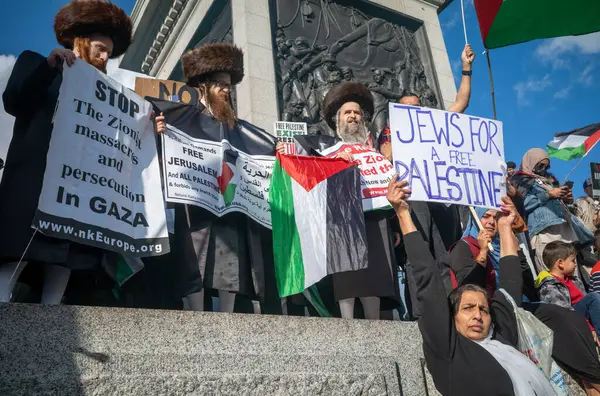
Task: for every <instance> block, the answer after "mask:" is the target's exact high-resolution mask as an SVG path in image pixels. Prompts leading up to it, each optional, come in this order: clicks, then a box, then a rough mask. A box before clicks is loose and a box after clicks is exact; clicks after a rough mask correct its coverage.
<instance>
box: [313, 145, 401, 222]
mask: <svg viewBox="0 0 600 396" xmlns="http://www.w3.org/2000/svg"><path fill="white" fill-rule="evenodd" d="M340 152H346V153H350V154H352V156H353V157H354V160H355V161H356V162H357V166H358V167H359V169H360V185H361V196H362V204H363V210H364V211H369V210H374V209H384V208H389V207H390V203H389V202H388V200H387V198H386V195H387V191H388V184H389V183H390V180H391V179H392V176H393V175H394V167H393V165H392V164H391V163H390V161H388V160H387V159H385V158H384V157H383V155H381V154H380V153H378V152H377V151H375V150H373V149H370V148H368V147H366V146H363V145H361V144H346V143H343V142H339V143H337V144H335V145H333V146H331V147H329V148H328V149H326V150H322V151H321V154H323V155H324V156H326V157H335V156H336V155H337V154H339V153H340Z"/></svg>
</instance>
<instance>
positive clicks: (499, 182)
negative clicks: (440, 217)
mask: <svg viewBox="0 0 600 396" xmlns="http://www.w3.org/2000/svg"><path fill="white" fill-rule="evenodd" d="M389 106H390V133H391V137H392V150H393V156H394V168H395V169H396V171H397V172H398V175H399V178H400V180H405V179H406V180H408V182H409V184H410V186H411V188H412V196H411V200H414V201H432V202H443V203H446V204H462V205H470V206H479V207H483V208H490V209H496V208H498V207H499V206H500V203H501V199H500V198H501V197H502V196H503V195H505V194H506V179H505V174H506V163H505V162H504V141H503V133H502V123H501V122H500V121H496V120H488V119H486V118H481V117H474V116H469V115H466V114H459V113H452V112H448V111H443V110H437V109H428V108H423V107H415V106H407V105H400V104H395V103H390V105H389Z"/></svg>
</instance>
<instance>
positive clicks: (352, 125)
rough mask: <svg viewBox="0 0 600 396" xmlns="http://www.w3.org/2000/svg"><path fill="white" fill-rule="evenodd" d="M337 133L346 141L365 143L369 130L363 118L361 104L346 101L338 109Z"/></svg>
mask: <svg viewBox="0 0 600 396" xmlns="http://www.w3.org/2000/svg"><path fill="white" fill-rule="evenodd" d="M337 134H338V137H339V138H340V139H341V140H342V141H343V142H345V143H359V144H364V143H365V142H366V141H367V137H368V131H367V127H366V126H365V123H364V122H363V119H362V113H361V111H360V105H359V104H358V103H356V102H346V103H344V104H343V105H342V107H340V109H339V110H338V116H337Z"/></svg>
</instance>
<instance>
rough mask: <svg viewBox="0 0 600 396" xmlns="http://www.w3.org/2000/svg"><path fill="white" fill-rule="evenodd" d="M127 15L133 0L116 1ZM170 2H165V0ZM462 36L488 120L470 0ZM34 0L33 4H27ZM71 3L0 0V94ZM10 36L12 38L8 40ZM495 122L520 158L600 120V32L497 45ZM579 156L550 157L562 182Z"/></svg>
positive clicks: (456, 17) (456, 35)
mask: <svg viewBox="0 0 600 396" xmlns="http://www.w3.org/2000/svg"><path fill="white" fill-rule="evenodd" d="M113 1H114V2H115V3H116V4H118V5H119V6H121V7H122V8H123V9H124V10H125V11H126V12H128V13H131V11H132V10H133V6H134V4H135V0H113ZM165 1H167V0H165ZM463 1H464V5H465V18H466V28H467V35H468V38H469V41H470V44H471V45H472V47H473V50H474V51H475V53H476V54H477V56H476V59H475V64H474V70H473V88H472V96H471V102H470V106H469V108H468V109H467V111H466V112H467V113H468V114H471V115H476V116H479V117H486V118H493V111H492V104H491V95H490V84H489V74H488V70H487V62H486V59H485V55H483V51H484V47H483V43H482V40H481V34H480V32H479V26H478V24H477V18H476V15H475V9H474V6H473V0H463ZM33 3H35V6H32V4H33ZM67 3H68V0H44V1H35V2H31V1H13V0H0V11H2V15H5V16H10V17H7V18H4V20H3V22H2V24H0V37H3V39H2V40H1V41H0V92H2V91H4V87H5V86H6V81H7V80H8V77H9V75H10V71H11V70H12V66H13V64H14V62H15V59H16V57H17V56H18V55H19V53H21V52H22V51H24V50H27V49H29V50H33V51H36V52H39V53H41V54H44V55H48V54H49V53H50V52H51V51H52V49H53V48H55V47H56V46H57V44H56V40H55V36H54V31H53V29H52V22H53V18H54V15H55V14H56V12H57V11H58V9H59V8H60V7H61V6H63V5H64V4H67ZM440 24H441V26H442V32H443V34H444V40H445V43H446V47H447V51H448V55H449V57H450V64H451V65H452V69H453V72H454V76H455V80H456V83H457V85H458V83H459V82H460V71H461V63H460V53H461V51H462V49H463V47H464V44H465V40H464V34H463V25H462V18H461V13H460V0H454V2H453V3H452V4H451V5H450V6H449V7H448V8H447V9H446V10H444V12H442V13H441V14H440ZM7 37H10V39H6V38H7ZM490 56H491V60H492V70H493V76H494V86H495V94H496V107H497V111H498V119H499V120H500V121H502V122H503V125H504V148H505V158H506V160H512V161H515V162H516V163H517V164H519V163H520V162H521V158H522V156H523V154H524V153H525V152H526V151H527V150H528V149H529V148H533V147H542V148H544V147H545V145H546V143H548V142H549V141H550V140H552V137H553V135H554V133H556V132H563V131H570V130H572V129H575V128H579V127H583V126H586V125H589V124H592V123H596V122H600V95H598V94H597V92H598V89H599V87H600V33H595V34H592V35H586V36H578V37H561V38H555V39H548V40H536V41H532V42H529V43H524V44H518V45H514V46H510V47H505V48H500V49H495V50H492V51H491V52H490ZM12 123H13V120H12V117H11V116H9V115H7V114H6V113H5V112H4V111H3V107H0V158H6V150H7V148H8V144H9V142H10V138H11V137H12ZM590 161H597V162H600V146H599V147H596V148H595V149H593V150H592V151H591V152H590V154H589V155H588V156H587V157H586V158H585V159H584V161H582V162H581V164H580V165H579V167H578V168H577V169H576V170H575V171H574V172H573V173H572V175H571V176H570V177H569V179H570V180H573V181H574V182H575V189H574V194H575V195H576V196H578V195H582V194H583V189H582V184H583V181H584V180H585V179H586V178H587V177H589V173H590V169H589V162H590ZM576 162H577V161H576V160H575V161H570V162H563V161H560V160H558V159H553V160H552V169H551V172H553V173H554V174H555V175H556V176H557V177H558V179H559V180H563V178H564V177H565V176H566V175H567V173H568V172H569V171H570V170H571V168H573V166H574V165H575V163H576Z"/></svg>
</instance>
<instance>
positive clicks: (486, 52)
mask: <svg viewBox="0 0 600 396" xmlns="http://www.w3.org/2000/svg"><path fill="white" fill-rule="evenodd" d="M485 57H486V58H487V65H488V72H489V73H490V88H491V90H492V108H493V109H494V120H497V119H498V117H497V116H496V94H495V93H494V78H493V77H492V62H491V61H490V50H485Z"/></svg>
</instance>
